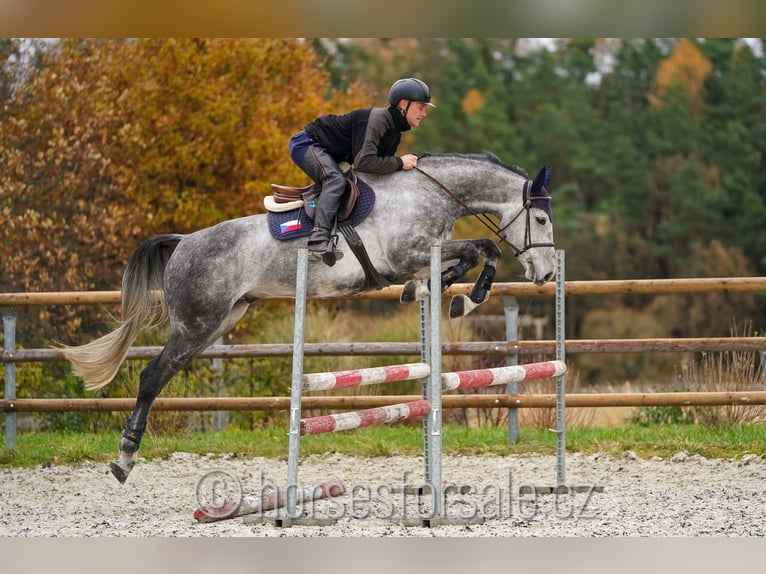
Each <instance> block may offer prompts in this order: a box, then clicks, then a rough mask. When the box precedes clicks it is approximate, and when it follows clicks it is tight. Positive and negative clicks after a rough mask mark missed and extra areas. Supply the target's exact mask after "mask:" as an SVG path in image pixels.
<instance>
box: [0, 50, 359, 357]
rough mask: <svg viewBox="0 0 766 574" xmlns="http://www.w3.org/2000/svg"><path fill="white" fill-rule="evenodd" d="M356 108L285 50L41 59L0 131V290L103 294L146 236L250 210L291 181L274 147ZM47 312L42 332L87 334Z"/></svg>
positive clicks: (305, 53)
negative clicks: (49, 326) (56, 328)
mask: <svg viewBox="0 0 766 574" xmlns="http://www.w3.org/2000/svg"><path fill="white" fill-rule="evenodd" d="M366 102H367V99H366V97H365V96H363V95H362V92H361V90H359V89H358V88H357V86H356V85H351V86H350V87H349V88H348V89H347V90H345V91H344V92H343V93H340V92H337V91H333V90H332V89H331V88H330V87H329V74H328V72H327V70H326V68H325V66H324V65H323V62H322V60H321V59H320V58H318V57H317V55H316V54H315V53H314V51H313V50H312V48H311V46H310V45H309V44H307V43H304V42H301V41H298V40H282V39H253V40H230V39H215V40H206V39H147V40H136V41H121V40H77V39H66V40H62V41H61V42H59V43H57V44H55V45H52V46H50V48H49V50H48V51H47V52H45V53H43V54H42V55H41V59H40V67H39V69H37V70H29V78H28V80H27V81H26V82H25V83H24V84H23V85H22V86H21V87H20V88H19V90H18V92H17V93H15V94H14V97H12V98H10V99H9V100H8V101H6V102H5V104H4V107H3V110H2V117H1V118H0V164H1V165H3V170H2V171H0V190H2V205H1V206H0V237H2V243H3V246H4V247H5V250H6V253H13V254H14V257H12V258H8V257H6V258H5V259H4V261H3V264H2V267H1V268H0V288H2V289H3V290H4V291H49V290H99V289H115V288H118V287H119V283H120V278H121V273H122V269H123V268H124V265H125V263H126V261H127V257H128V255H129V254H130V252H131V251H132V250H133V249H134V248H135V246H136V245H137V243H139V242H140V241H141V240H143V239H144V238H146V237H148V236H149V235H151V234H154V233H159V232H190V231H193V230H195V229H198V228H201V227H205V226H207V225H211V224H214V223H216V222H218V221H221V220H223V219H226V218H232V217H238V216H243V215H248V214H252V213H257V212H260V211H262V210H263V207H262V199H263V196H264V195H265V194H266V193H267V192H268V186H269V183H270V182H280V183H285V184H290V183H293V184H305V183H306V176H305V175H304V174H303V173H302V172H300V170H298V169H297V168H296V167H295V166H294V165H293V164H292V162H291V161H290V159H289V157H288V154H287V141H288V139H289V136H290V135H291V134H292V133H294V132H295V131H297V130H299V129H301V128H302V127H303V125H305V123H307V122H308V121H310V120H311V119H313V117H315V116H316V115H319V114H321V113H327V112H337V113H340V112H342V111H346V109H347V108H349V107H352V106H358V105H363V104H364V103H366ZM48 313H49V312H48V311H44V312H43V316H42V318H43V319H50V321H51V323H53V324H55V325H59V324H60V323H62V322H64V323H66V324H67V325H68V326H69V329H70V330H74V329H75V328H83V327H84V328H89V325H87V324H86V325H79V324H78V321H79V319H74V317H75V313H74V312H72V311H71V310H70V311H69V312H67V311H65V310H62V311H61V314H57V315H56V316H55V317H51V316H49V315H48ZM76 315H77V317H81V316H85V314H84V313H83V312H82V310H81V309H78V311H77V313H76ZM60 336H61V337H62V338H63V339H64V340H65V341H67V342H70V341H71V340H72V339H73V338H72V337H71V336H68V335H67V334H66V333H61V334H60ZM81 338H82V334H81V333H80V334H78V335H77V337H76V339H74V340H77V341H79V340H81ZM25 342H26V341H25Z"/></svg>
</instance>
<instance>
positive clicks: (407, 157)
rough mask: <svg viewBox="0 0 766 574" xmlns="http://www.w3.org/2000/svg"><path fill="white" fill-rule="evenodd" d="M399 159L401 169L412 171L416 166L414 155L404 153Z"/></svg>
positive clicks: (416, 157)
mask: <svg viewBox="0 0 766 574" xmlns="http://www.w3.org/2000/svg"><path fill="white" fill-rule="evenodd" d="M400 159H401V160H402V169H412V168H413V167H415V166H417V165H418V156H416V155H415V154H414V153H406V154H404V155H403V156H401V157H400Z"/></svg>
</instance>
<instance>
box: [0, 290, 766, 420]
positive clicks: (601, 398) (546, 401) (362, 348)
mask: <svg viewBox="0 0 766 574" xmlns="http://www.w3.org/2000/svg"><path fill="white" fill-rule="evenodd" d="M471 287H472V286H471V285H470V284H458V285H453V286H452V287H451V288H449V289H448V290H447V291H446V293H445V295H447V296H450V295H455V294H464V295H467V294H468V293H469V292H470V289H471ZM564 291H565V295H568V296H570V295H572V296H577V295H619V294H653V295H658V294H668V293H711V292H718V293H720V292H757V291H766V277H737V278H700V279H648V280H615V281H567V282H566V283H565V289H564ZM400 293H401V286H392V287H388V288H385V289H381V290H379V291H374V292H369V293H364V294H361V295H358V296H356V297H355V299H391V298H394V299H398V298H399V294H400ZM554 294H555V285H553V284H546V285H542V286H538V285H534V284H532V283H498V284H495V285H494V286H493V288H492V295H493V296H514V297H537V296H553V295H554ZM119 302H120V292H119V291H94V292H58V293H0V307H1V308H2V309H3V318H4V325H5V323H6V321H5V319H6V318H7V317H8V316H10V315H11V314H12V308H13V307H16V306H50V305H94V304H116V303H119ZM7 339H8V333H6V343H7V342H8V340H7ZM555 344H556V343H555V341H521V340H517V341H501V342H498V341H483V342H482V341H479V342H456V343H443V345H442V353H443V354H445V355H474V356H489V355H498V356H508V355H514V354H517V355H521V354H552V353H554V352H555ZM160 350H161V347H133V348H131V349H130V351H129V352H128V357H127V358H128V359H129V360H136V359H150V358H152V357H154V356H156V355H157V354H158V353H159V352H160ZM727 350H730V351H759V352H765V351H766V338H764V337H718V338H670V339H669V338H660V339H607V340H567V341H566V352H567V354H575V353H604V352H611V353H646V352H702V351H709V352H713V351H727ZM304 353H305V355H306V356H319V355H322V356H347V355H365V356H374V355H397V356H404V355H413V356H415V355H419V354H420V343H414V342H413V343H385V342H382V343H315V344H306V345H305V348H304ZM291 355H292V344H262V345H214V346H212V347H210V348H209V349H207V350H206V351H204V352H203V353H202V354H201V355H200V357H201V358H225V359H231V358H240V357H265V356H291ZM61 360H64V359H63V355H62V353H61V351H59V350H57V349H16V348H15V344H14V345H12V346H11V347H10V348H9V347H8V345H6V348H5V349H4V351H3V363H4V365H5V367H6V374H7V372H8V369H9V367H10V366H15V364H16V363H23V362H44V361H61ZM6 379H7V376H6ZM7 382H8V381H7V380H6V395H5V398H4V399H3V400H0V410H2V411H3V412H6V413H15V412H49V411H66V412H72V411H97V410H99V411H101V410H103V411H127V410H131V409H132V408H133V404H134V402H135V401H134V399H16V398H15V394H13V396H10V394H9V392H8V386H7ZM417 398H418V397H416V396H409V395H402V396H335V397H305V398H304V399H303V404H304V406H305V407H306V408H307V409H312V408H332V409H335V408H374V407H377V406H380V405H382V404H388V403H390V402H391V401H392V400H394V401H401V402H407V401H410V400H415V399H417ZM555 401H556V397H555V395H518V394H481V395H445V396H444V397H443V407H444V408H473V407H508V408H543V407H545V408H548V407H553V406H555ZM289 402H290V399H289V397H240V398H233V397H228V398H225V397H210V398H160V399H157V401H156V403H155V405H154V407H153V408H155V409H157V410H176V411H181V410H183V411H197V410H205V411H212V410H285V409H287V408H288V406H289ZM566 404H567V406H571V407H586V406H587V407H622V406H673V405H682V406H691V405H733V404H748V405H755V404H766V392H736V393H733V392H731V393H715V392H701V393H700V392H697V393H693V392H686V393H608V394H595V393H583V394H567V395H566Z"/></svg>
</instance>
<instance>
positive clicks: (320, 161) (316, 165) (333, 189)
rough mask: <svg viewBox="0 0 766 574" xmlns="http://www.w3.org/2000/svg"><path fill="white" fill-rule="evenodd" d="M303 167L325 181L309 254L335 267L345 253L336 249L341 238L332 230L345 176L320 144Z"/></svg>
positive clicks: (312, 149)
mask: <svg viewBox="0 0 766 574" xmlns="http://www.w3.org/2000/svg"><path fill="white" fill-rule="evenodd" d="M301 167H302V168H303V170H304V171H305V172H306V173H307V174H309V175H310V176H311V177H313V178H314V179H315V181H320V182H321V184H322V193H321V195H320V196H319V202H318V205H317V208H316V211H315V213H314V228H313V229H312V231H311V237H309V241H308V248H309V257H310V258H311V259H315V260H316V259H322V260H323V261H324V262H325V263H326V264H327V265H329V266H333V265H335V262H336V261H337V260H339V259H341V258H342V257H343V252H342V251H339V250H337V249H336V248H335V247H336V244H337V240H338V238H337V235H333V233H332V231H333V227H334V225H335V218H336V216H337V214H338V208H339V206H340V202H341V199H342V197H343V193H344V192H345V190H346V179H345V177H344V176H343V174H342V173H341V171H340V169H339V168H338V165H337V163H336V162H335V160H334V159H333V158H332V156H330V154H328V153H327V152H326V151H324V150H323V149H322V148H319V147H317V146H312V147H311V148H309V150H308V151H307V152H306V156H305V158H304V161H303V165H302V166H301Z"/></svg>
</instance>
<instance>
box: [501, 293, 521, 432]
mask: <svg viewBox="0 0 766 574" xmlns="http://www.w3.org/2000/svg"><path fill="white" fill-rule="evenodd" d="M503 311H504V314H505V340H506V341H508V342H510V341H516V340H517V339H518V338H519V302H518V301H517V300H516V297H503ZM505 364H506V365H509V366H512V365H518V364H519V355H518V353H508V354H507V355H506V357H505ZM505 392H506V394H509V395H516V394H518V392H519V384H518V383H508V384H507V385H506V387H505ZM508 442H509V443H510V444H516V443H517V442H519V409H517V408H515V407H510V408H509V409H508Z"/></svg>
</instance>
